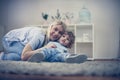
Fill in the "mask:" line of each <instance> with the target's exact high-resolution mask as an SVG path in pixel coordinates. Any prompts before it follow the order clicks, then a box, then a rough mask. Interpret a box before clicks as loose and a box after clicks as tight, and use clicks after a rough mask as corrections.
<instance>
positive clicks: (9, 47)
mask: <svg viewBox="0 0 120 80" xmlns="http://www.w3.org/2000/svg"><path fill="white" fill-rule="evenodd" d="M2 42H3V47H4V54H3V55H2V59H3V60H17V61H18V60H21V53H22V50H23V48H24V46H23V45H22V44H21V43H20V42H19V41H12V42H10V41H7V40H6V39H5V38H3V40H2Z"/></svg>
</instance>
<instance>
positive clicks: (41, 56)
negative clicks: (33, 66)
mask: <svg viewBox="0 0 120 80" xmlns="http://www.w3.org/2000/svg"><path fill="white" fill-rule="evenodd" d="M57 53H58V52H57V50H56V49H55V48H43V49H42V50H41V52H39V53H36V54H34V55H32V56H31V57H30V58H29V59H28V61H29V62H41V61H43V60H44V61H48V62H51V61H52V60H53V59H54V56H55V55H56V54H57Z"/></svg>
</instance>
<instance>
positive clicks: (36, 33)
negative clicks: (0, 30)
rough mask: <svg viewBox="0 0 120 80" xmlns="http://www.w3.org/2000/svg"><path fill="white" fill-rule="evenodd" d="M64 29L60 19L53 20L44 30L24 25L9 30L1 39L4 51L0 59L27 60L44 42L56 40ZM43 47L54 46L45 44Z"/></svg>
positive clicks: (64, 26) (64, 25)
mask: <svg viewBox="0 0 120 80" xmlns="http://www.w3.org/2000/svg"><path fill="white" fill-rule="evenodd" d="M65 30H66V24H65V23H63V22H62V21H55V22H53V23H52V24H51V25H50V27H49V28H48V30H47V31H46V32H45V31H43V30H42V28H38V27H24V28H20V29H15V30H11V31H10V32H8V33H7V34H6V35H5V36H4V37H3V39H2V42H3V46H4V52H3V53H1V54H0V59H1V60H15V61H19V60H24V61H26V60H28V58H29V57H31V56H32V55H33V54H35V53H37V52H39V50H40V49H41V48H42V47H43V46H44V44H45V43H48V42H49V41H56V40H58V39H59V38H60V37H61V35H62V34H63V33H64V32H65ZM44 47H55V46H54V45H47V46H44Z"/></svg>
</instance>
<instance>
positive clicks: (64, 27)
mask: <svg viewBox="0 0 120 80" xmlns="http://www.w3.org/2000/svg"><path fill="white" fill-rule="evenodd" d="M54 25H62V28H63V30H64V31H63V32H65V31H66V28H67V25H66V24H65V23H64V22H63V21H60V20H56V21H54V22H53V23H52V24H51V25H50V26H49V27H48V30H47V37H48V38H49V37H50V29H51V28H52V27H53V26H54Z"/></svg>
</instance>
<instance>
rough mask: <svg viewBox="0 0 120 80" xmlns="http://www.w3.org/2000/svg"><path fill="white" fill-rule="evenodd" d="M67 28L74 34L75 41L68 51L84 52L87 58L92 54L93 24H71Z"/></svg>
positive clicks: (91, 57)
mask: <svg viewBox="0 0 120 80" xmlns="http://www.w3.org/2000/svg"><path fill="white" fill-rule="evenodd" d="M68 29H69V30H71V31H72V32H73V33H74V34H75V43H74V46H73V48H72V49H70V50H69V51H70V52H71V53H75V54H85V55H87V56H88V59H93V56H94V26H93V24H73V25H69V26H68Z"/></svg>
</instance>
